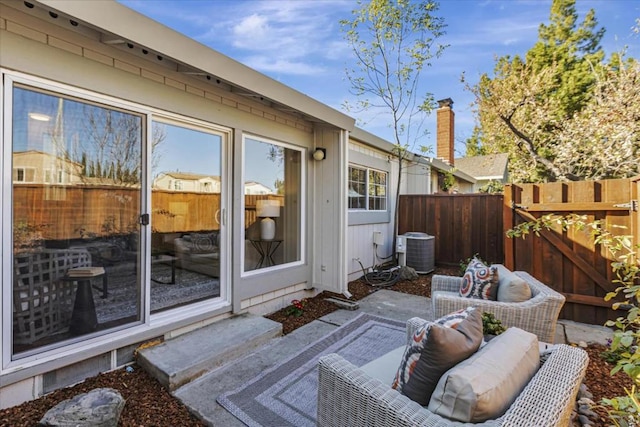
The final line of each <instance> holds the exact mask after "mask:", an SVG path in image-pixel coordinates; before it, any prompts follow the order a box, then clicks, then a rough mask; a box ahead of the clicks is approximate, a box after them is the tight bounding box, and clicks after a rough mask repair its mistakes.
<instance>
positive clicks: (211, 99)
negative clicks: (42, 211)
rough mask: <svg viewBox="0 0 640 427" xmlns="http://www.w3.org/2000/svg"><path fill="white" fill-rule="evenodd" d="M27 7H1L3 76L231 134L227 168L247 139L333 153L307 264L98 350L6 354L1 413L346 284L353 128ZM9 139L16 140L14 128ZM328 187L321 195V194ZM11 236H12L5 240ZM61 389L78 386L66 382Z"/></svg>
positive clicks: (236, 288)
mask: <svg viewBox="0 0 640 427" xmlns="http://www.w3.org/2000/svg"><path fill="white" fill-rule="evenodd" d="M23 9H24V6H23V2H8V1H3V2H0V52H2V54H1V55H0V70H3V71H6V72H8V73H19V74H20V75H25V76H33V77H35V78H37V79H40V78H41V79H44V80H46V81H48V82H49V81H50V82H53V83H55V84H63V85H69V86H70V87H73V88H77V89H78V90H80V91H82V90H86V91H90V92H91V93H98V94H102V95H104V96H107V97H110V98H114V99H118V100H123V101H125V102H130V103H135V104H136V105H139V106H142V107H141V108H149V109H150V110H151V111H156V110H158V111H162V112H166V113H172V114H177V115H179V116H180V117H188V118H193V119H197V120H201V121H204V122H207V123H212V124H215V125H220V126H224V127H226V128H229V129H232V130H233V135H234V138H235V139H234V140H231V141H229V144H230V147H229V155H228V159H227V160H228V161H230V162H232V161H233V158H234V157H233V156H234V155H238V154H239V153H240V151H238V150H239V148H238V146H239V145H240V143H241V140H239V139H238V138H240V137H241V135H242V134H243V133H245V132H246V133H251V134H255V135H264V136H267V137H268V138H271V139H273V140H277V141H282V142H285V143H289V144H295V145H296V146H299V147H301V148H302V149H306V150H309V149H311V148H312V147H313V146H314V145H316V144H318V145H321V146H324V147H326V148H327V150H328V153H329V154H328V156H327V159H326V160H324V161H322V162H316V163H313V162H311V163H310V164H309V166H308V168H307V169H306V170H307V177H306V180H305V182H306V187H305V191H306V193H307V197H306V203H307V204H306V206H305V210H304V211H303V212H306V214H307V218H306V224H314V225H313V226H312V227H308V229H307V230H305V231H304V233H305V235H304V239H303V248H302V250H303V252H304V253H305V256H304V263H302V264H301V265H299V266H297V267H295V268H291V269H287V268H283V269H280V270H278V271H270V272H265V274H263V275H254V276H253V277H252V278H250V279H247V278H243V277H240V275H239V274H236V273H233V274H231V273H230V274H229V275H228V280H229V283H230V286H231V288H230V291H231V298H230V300H229V302H228V303H224V302H223V303H221V304H220V305H218V306H216V307H213V308H207V309H202V310H195V311H192V312H188V310H185V311H182V312H180V313H178V314H176V315H172V316H161V317H159V318H158V319H157V320H156V321H154V322H153V323H146V324H144V325H141V326H139V327H135V328H128V329H126V330H124V331H119V332H118V333H111V334H108V335H103V336H101V337H100V338H99V339H93V340H92V341H91V342H86V343H85V342H79V343H75V344H74V345H73V346H72V347H70V348H69V349H68V350H66V351H55V352H53V353H46V354H44V355H43V356H42V357H39V358H36V359H37V360H34V359H29V361H27V362H20V361H12V360H10V358H9V357H8V356H7V355H8V352H7V351H6V350H5V351H3V352H2V356H0V395H3V396H5V395H6V394H7V393H9V394H11V395H12V399H4V398H3V399H0V407H7V406H11V405H15V404H18V403H20V402H21V401H24V400H29V399H32V398H35V397H38V396H40V395H41V394H42V393H43V392H44V391H46V390H45V387H44V386H43V383H44V382H46V381H43V378H54V377H55V373H56V372H57V371H58V370H60V369H68V367H70V366H74V365H75V364H84V365H87V363H88V364H89V365H88V366H89V368H87V370H86V376H91V375H94V374H96V373H98V372H99V371H100V370H102V367H101V366H103V365H104V363H102V362H101V363H97V362H96V364H94V365H91V363H92V362H91V361H92V360H96V359H100V360H106V361H107V362H108V363H107V365H108V366H109V368H115V367H117V366H118V365H119V364H122V363H127V362H129V361H130V359H126V358H119V357H118V355H119V354H120V353H123V352H124V350H123V349H127V348H130V347H131V346H135V345H137V344H138V343H141V342H144V341H146V340H149V339H153V338H157V337H165V338H169V337H172V336H175V335H177V334H180V333H184V332H187V331H189V330H192V329H195V328H198V327H202V326H205V325H206V324H210V323H212V322H215V321H218V320H221V319H223V318H226V317H228V316H229V315H230V313H231V312H232V311H233V312H244V311H249V312H254V313H259V314H264V313H266V312H270V311H274V310H277V309H279V308H281V307H283V306H286V305H288V304H289V303H290V301H291V299H293V298H299V297H301V296H310V295H313V294H315V293H317V292H318V290H317V289H311V288H312V287H313V286H316V287H321V286H323V285H327V286H330V284H334V283H344V280H345V278H346V271H345V267H344V258H345V257H346V256H345V251H344V250H343V249H342V248H343V247H344V246H345V245H344V244H343V237H342V236H344V235H345V233H346V208H345V204H344V191H345V190H344V189H343V188H342V187H343V185H341V184H340V182H344V179H345V176H344V170H345V169H346V161H347V160H346V159H347V152H346V146H347V141H346V134H347V133H346V131H345V130H342V129H338V128H334V127H332V126H329V125H327V126H326V127H324V128H318V126H317V125H314V124H312V123H311V122H309V121H306V120H303V119H301V118H300V117H299V116H295V115H290V114H287V113H284V112H282V111H280V110H276V109H273V108H271V107H269V106H268V105H264V104H262V103H260V102H254V101H252V100H251V99H250V98H247V97H243V96H241V95H237V94H234V93H232V92H229V91H227V90H218V89H217V88H216V87H215V84H213V83H209V82H207V81H204V80H202V79H199V78H197V77H193V76H190V75H187V74H184V73H180V72H178V71H177V70H176V69H175V68H172V67H169V66H168V65H167V63H166V62H162V61H159V60H155V58H151V59H145V58H142V57H139V56H138V55H135V54H131V53H129V52H128V51H126V50H125V48H120V47H114V46H109V45H106V44H104V43H101V42H100V41H99V35H98V34H97V33H96V32H94V31H92V30H91V29H90V28H86V27H85V28H81V29H73V28H66V27H64V26H61V24H59V23H52V22H50V21H49V20H48V19H49V18H48V16H47V15H46V14H41V15H42V16H39V15H34V14H33V13H31V12H29V11H27V10H23ZM3 102H4V101H3ZM2 134H3V135H6V134H7V133H6V132H5V129H2ZM4 144H10V141H4V142H3V145H4ZM305 152H306V151H305ZM303 161H309V160H308V159H303ZM235 173H236V172H234V174H235ZM229 176H230V177H231V175H229ZM239 178H240V176H239V175H233V176H232V181H233V182H232V183H231V184H228V185H229V186H228V187H227V188H226V190H227V191H228V193H231V190H232V189H233V190H234V192H236V193H237V192H238V190H240V189H241V188H242V182H241V181H240V180H239ZM319 183H320V184H321V185H320V189H319V190H316V189H314V186H315V185H318V184H319ZM5 188H8V187H7V186H5ZM240 194H241V192H240ZM4 196H5V198H6V197H7V195H6V194H5V195H4ZM240 206H241V204H240V201H239V199H236V200H233V202H232V203H230V205H229V208H230V209H231V210H234V211H239V209H240ZM5 213H6V212H5ZM226 218H227V221H229V222H228V224H229V225H231V226H230V227H229V229H228V233H227V235H226V236H224V237H223V244H224V245H226V247H227V248H229V250H230V251H231V248H232V246H233V247H234V249H233V250H234V251H236V246H240V245H233V244H232V243H233V239H234V238H238V236H241V235H242V228H243V227H244V225H243V224H239V222H240V221H236V222H232V216H231V215H230V214H229V215H227V217H226ZM314 220H317V221H314ZM7 224H8V222H7V221H5V223H4V225H3V229H4V230H5V232H7V231H6V230H8V228H9V227H8V226H7ZM7 234H10V233H7ZM7 237H8V236H5V235H4V234H3V240H5V241H6V238H7ZM239 255H240V251H239V249H238V250H237V252H234V253H233V256H234V257H238V256H239ZM7 258H8V257H7ZM229 258H231V257H229ZM2 265H3V271H2V293H1V295H2V304H1V305H0V307H1V309H0V318H1V319H2V322H3V324H2V325H0V326H1V327H2V328H3V330H7V329H6V328H7V325H6V322H7V319H8V321H11V303H10V302H9V301H8V299H9V297H10V295H11V292H10V291H7V289H9V288H8V287H9V286H10V285H9V283H10V282H11V277H12V274H11V271H10V270H11V268H10V267H9V266H10V263H9V262H8V261H6V260H5V261H3V264H2ZM8 343H9V338H6V337H5V338H4V339H3V348H5V349H6V348H7V345H8ZM84 365H83V366H84ZM56 385H57V386H59V387H62V386H66V385H69V384H65V383H62V382H60V383H57V384H56Z"/></svg>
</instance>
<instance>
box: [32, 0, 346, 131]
mask: <svg viewBox="0 0 640 427" xmlns="http://www.w3.org/2000/svg"><path fill="white" fill-rule="evenodd" d="M37 3H39V4H41V5H43V6H45V7H48V8H51V9H55V10H58V11H59V12H61V13H64V14H66V15H68V16H70V17H73V18H75V19H77V20H79V21H83V22H85V23H87V24H89V25H91V26H93V27H95V28H97V29H99V30H101V31H105V32H107V33H111V34H114V35H116V36H118V37H122V38H123V39H125V40H127V41H130V42H131V43H134V44H139V45H141V46H144V47H146V48H148V49H151V50H153V51H155V52H158V53H161V54H162V55H164V56H166V57H168V58H172V59H174V60H176V61H179V62H182V63H185V64H188V65H189V66H192V67H194V68H196V69H199V70H202V71H204V72H206V73H209V74H211V75H212V76H216V77H218V78H220V79H222V80H225V81H227V82H229V83H231V84H233V85H236V86H239V87H241V88H243V89H245V90H248V91H251V92H255V93H257V94H260V95H262V96H264V97H265V98H268V99H271V100H273V101H275V102H278V103H280V104H283V105H285V106H288V107H291V108H292V109H294V110H298V111H300V112H303V113H305V114H308V115H309V116H311V117H315V118H317V119H319V120H320V121H323V122H326V123H329V124H331V125H334V126H336V127H338V128H340V129H344V130H348V131H351V130H352V129H353V128H354V126H355V119H353V118H352V117H349V116H347V115H346V114H343V113H341V112H339V111H337V110H335V109H333V108H331V107H329V106H327V105H325V104H323V103H321V102H319V101H317V100H315V99H313V98H311V97H309V96H307V95H305V94H303V93H300V92H298V91H296V90H295V89H292V88H290V87H288V86H286V85H284V84H282V83H280V82H278V81H276V80H273V79H272V78H270V77H267V76H266V75H264V74H261V73H259V72H257V71H255V70H253V69H252V68H250V67H247V66H246V65H244V64H241V63H240V62H237V61H235V60H233V59H231V58H229V57H228V56H225V55H223V54H221V53H219V52H216V51H215V50H213V49H211V48H209V47H207V46H205V45H203V44H201V43H198V42H197V41H195V40H193V39H191V38H189V37H187V36H185V35H183V34H181V33H179V32H177V31H175V30H172V29H171V28H168V27H166V26H164V25H162V24H160V23H158V22H156V21H154V20H152V19H150V18H148V17H146V16H144V15H142V14H140V13H138V12H136V11H134V10H132V9H129V8H128V7H126V6H124V5H121V4H119V3H117V2H116V1H113V0H92V1H78V0H38V1H37Z"/></svg>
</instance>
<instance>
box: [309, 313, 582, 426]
mask: <svg viewBox="0 0 640 427" xmlns="http://www.w3.org/2000/svg"><path fill="white" fill-rule="evenodd" d="M422 323H424V320H422V319H419V318H413V319H410V320H409V321H408V322H407V343H409V342H410V341H411V339H412V337H413V332H414V331H415V330H416V328H418V327H419V326H420V325H421V324H422ZM588 363H589V358H588V356H587V353H586V352H585V351H584V350H582V349H580V348H577V347H571V346H567V345H564V344H560V345H558V346H557V348H556V349H555V350H554V351H553V352H552V353H551V355H550V356H549V357H548V359H547V360H546V361H545V362H544V364H543V365H542V367H541V368H540V369H539V370H538V371H537V372H536V373H535V374H534V376H533V377H532V378H531V380H530V381H529V382H528V383H527V385H526V386H525V388H524V389H523V390H522V392H520V394H519V395H518V397H517V398H516V399H515V401H514V402H513V403H512V404H511V406H510V407H509V409H508V410H507V411H506V413H504V415H502V416H501V417H499V418H496V419H492V420H488V421H485V422H482V423H477V424H469V423H461V422H457V421H452V420H449V419H446V418H444V417H442V416H440V415H437V414H435V413H433V412H431V411H429V410H428V409H426V408H425V407H423V406H420V405H419V404H418V403H416V402H414V401H413V400H410V399H409V398H408V397H406V396H404V395H403V394H401V393H399V392H398V391H396V390H394V389H392V388H391V387H390V385H389V384H385V383H383V382H382V381H380V380H379V379H377V378H373V377H371V376H369V375H368V374H367V373H366V372H365V371H363V370H362V369H360V368H358V367H356V366H354V365H353V364H351V363H349V362H348V361H346V360H345V359H343V358H342V357H340V356H339V355H337V354H329V355H327V356H324V357H321V358H320V360H319V385H318V413H317V425H318V426H322V427H329V426H331V427H341V426H344V427H358V426H362V427H365V426H372V425H375V426H430V427H444V426H509V427H513V426H522V427H525V426H526V427H530V426H537V427H551V426H557V427H560V426H562V427H564V426H567V425H569V420H570V417H571V413H572V410H573V408H574V406H575V399H576V395H577V393H578V389H579V387H580V384H581V383H582V378H583V377H584V375H585V372H586V369H587V365H588Z"/></svg>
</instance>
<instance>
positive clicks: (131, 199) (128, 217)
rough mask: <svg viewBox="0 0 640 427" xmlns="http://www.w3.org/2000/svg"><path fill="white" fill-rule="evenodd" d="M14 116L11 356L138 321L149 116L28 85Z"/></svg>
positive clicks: (18, 91) (17, 91) (19, 92)
mask: <svg viewBox="0 0 640 427" xmlns="http://www.w3.org/2000/svg"><path fill="white" fill-rule="evenodd" d="M12 114H13V116H12V125H13V134H12V147H13V156H12V161H13V168H14V171H16V172H17V173H15V174H14V177H13V178H14V182H13V266H14V271H13V278H14V279H13V283H12V295H13V302H14V305H13V353H14V354H18V353H23V352H27V351H31V350H34V349H37V348H38V347H41V346H44V345H55V344H58V343H60V342H62V341H65V340H69V339H77V337H79V336H82V335H87V334H92V333H95V332H101V331H104V330H107V329H109V328H111V327H114V326H119V325H123V324H126V323H130V322H136V321H139V320H140V319H141V311H140V306H141V304H140V301H141V287H140V284H139V283H140V281H139V280H138V274H137V272H138V271H139V270H140V269H139V267H140V266H139V264H138V259H139V256H138V254H139V249H138V248H139V238H138V236H139V230H138V218H139V215H140V191H141V190H140V187H141V186H140V184H141V182H140V176H141V166H142V164H141V158H142V156H141V149H142V135H143V127H142V126H143V120H142V117H141V116H139V115H135V114H132V113H129V112H126V111H121V110H117V109H113V108H110V107H106V106H101V105H96V104H92V103H88V102H84V101H81V100H76V99H72V98H69V97H65V96H61V95H58V94H53V93H48V92H44V91H39V90H36V89H31V88H26V87H16V88H14V89H13V108H12ZM21 170H22V171H23V172H22V173H20V171H21ZM72 269H81V270H75V274H76V275H75V276H74V271H72Z"/></svg>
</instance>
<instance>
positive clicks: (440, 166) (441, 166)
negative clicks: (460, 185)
mask: <svg viewBox="0 0 640 427" xmlns="http://www.w3.org/2000/svg"><path fill="white" fill-rule="evenodd" d="M423 159H424V160H425V161H426V162H427V163H429V164H430V165H431V167H432V168H433V169H435V170H437V171H440V172H449V171H451V170H453V176H455V177H456V178H458V179H461V180H463V181H466V182H470V183H472V184H475V183H476V182H477V179H476V178H475V177H473V176H471V175H470V174H468V173H466V172H465V171H463V170H461V169H460V168H458V166H457V165H456V166H455V167H454V166H451V165H450V164H448V163H446V162H443V161H442V160H440V159H436V158H435V157H423Z"/></svg>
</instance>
